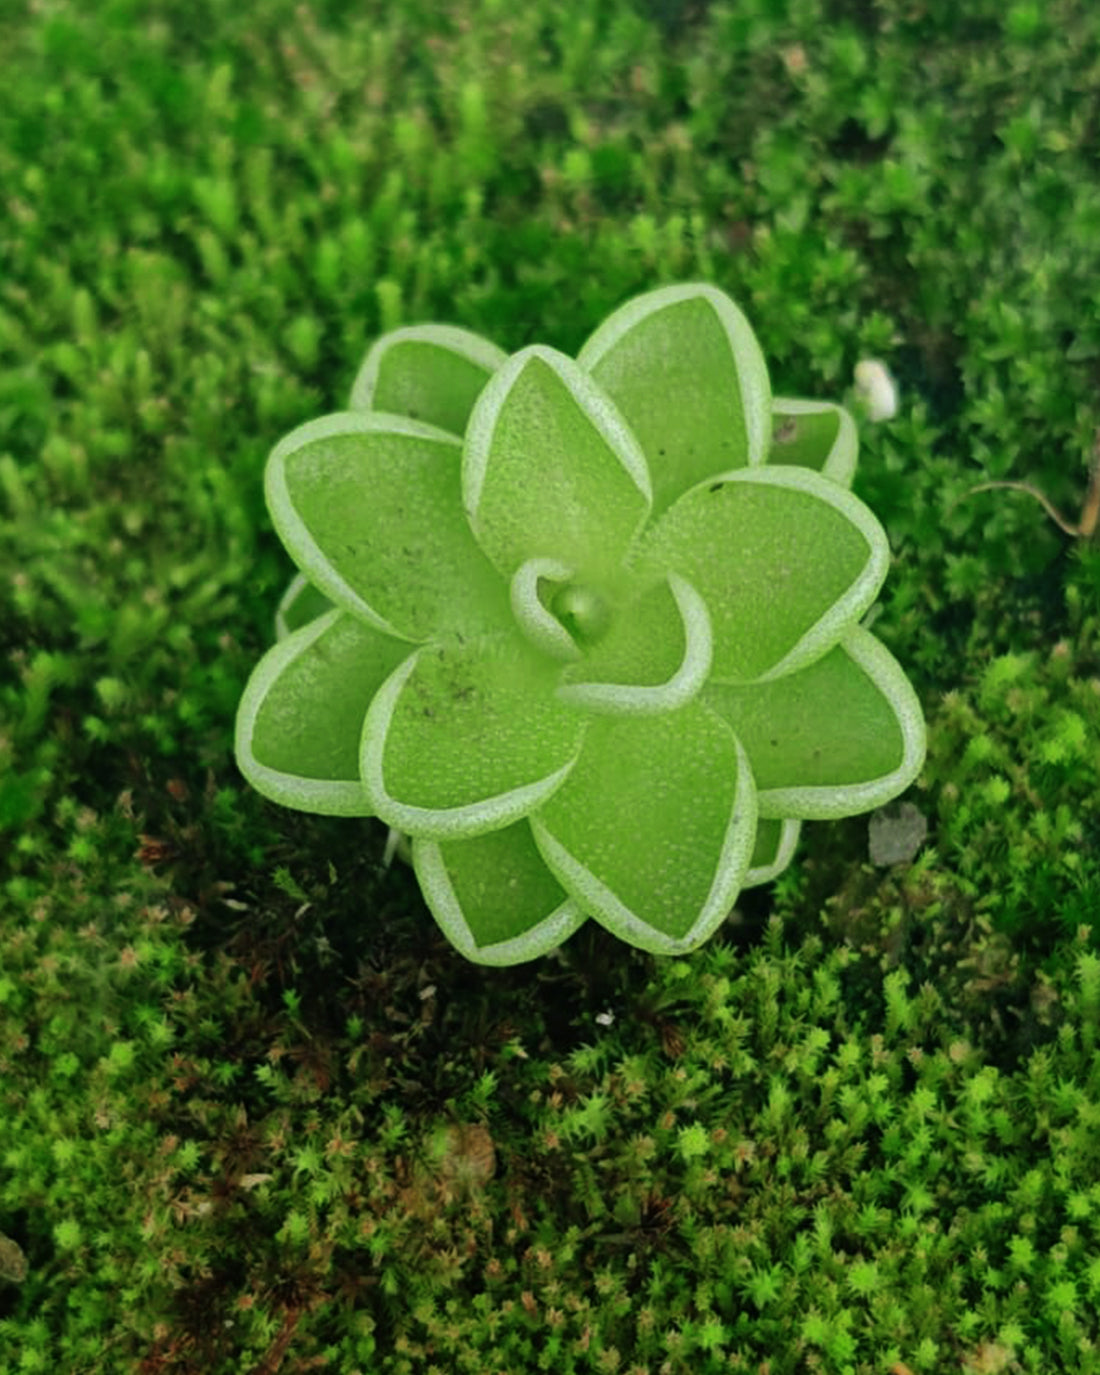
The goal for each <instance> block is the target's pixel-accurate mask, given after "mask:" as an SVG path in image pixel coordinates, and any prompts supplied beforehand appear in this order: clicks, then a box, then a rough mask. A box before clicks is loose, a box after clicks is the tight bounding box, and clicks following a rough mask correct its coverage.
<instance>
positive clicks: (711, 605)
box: [636, 467, 889, 682]
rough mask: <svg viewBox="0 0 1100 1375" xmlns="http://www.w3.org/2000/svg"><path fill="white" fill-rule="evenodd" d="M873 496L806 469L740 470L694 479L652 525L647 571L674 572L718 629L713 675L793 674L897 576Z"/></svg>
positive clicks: (640, 559)
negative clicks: (869, 502)
mask: <svg viewBox="0 0 1100 1375" xmlns="http://www.w3.org/2000/svg"><path fill="white" fill-rule="evenodd" d="M888 559H889V548H888V546H887V543H886V535H885V533H884V532H883V529H882V527H881V526H880V525H879V523H878V521H877V520H876V519H875V517H874V515H873V514H872V512H871V511H870V510H869V508H868V507H866V506H865V505H864V504H863V502H861V501H859V500H858V498H856V497H854V496H853V495H852V494H851V493H850V492H848V491H847V490H845V489H844V488H843V487H841V486H839V485H838V484H837V483H835V482H831V481H829V479H827V478H824V477H822V476H821V475H820V474H818V473H813V472H810V471H808V470H806V469H803V468H770V467H769V468H756V469H741V470H740V471H738V472H734V473H730V474H727V475H726V476H725V477H723V478H716V479H715V480H714V481H713V482H705V483H703V484H701V485H700V486H698V487H695V488H693V489H692V491H690V492H688V493H687V494H686V495H684V496H682V497H681V498H680V500H679V501H678V502H677V503H676V504H675V506H673V507H672V509H671V510H670V511H668V512H667V513H666V514H665V515H664V516H663V517H662V519H661V520H660V521H658V522H657V524H656V525H655V526H654V527H653V528H652V529H651V530H650V531H648V532H647V534H646V536H645V538H644V540H643V541H642V544H641V547H640V550H639V553H638V556H637V560H636V562H637V564H638V566H639V571H649V570H650V569H651V568H652V569H658V568H659V569H664V570H668V571H675V572H677V573H679V574H681V576H683V577H684V578H686V579H687V580H688V582H690V583H691V584H692V586H693V587H695V588H696V590H697V591H698V592H699V593H700V595H701V596H702V598H703V600H704V602H705V603H706V606H707V610H708V611H709V612H710V618H711V625H712V627H713V632H714V663H713V666H712V669H711V676H712V679H714V680H718V681H729V682H746V681H751V680H753V679H755V678H759V677H762V676H764V675H767V676H769V677H770V676H772V675H776V674H781V673H786V672H790V671H792V670H793V669H794V668H797V667H798V666H800V665H801V664H805V663H808V662H811V661H812V660H813V659H814V658H816V657H817V656H818V655H820V654H822V653H824V652H825V651H826V650H827V649H828V648H829V647H830V645H832V644H834V643H835V642H836V640H837V639H838V638H839V636H840V635H841V634H842V633H843V631H844V630H845V628H846V627H847V626H848V625H850V624H852V623H854V622H855V621H856V620H857V619H858V618H859V617H860V616H861V615H862V614H863V613H864V612H865V611H866V610H867V608H868V607H869V606H870V605H871V603H872V601H873V600H874V598H875V594H876V592H877V591H878V589H879V588H880V587H881V585H882V581H883V579H884V578H885V576H886V568H887V562H888Z"/></svg>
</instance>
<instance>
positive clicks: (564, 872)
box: [531, 702, 757, 955]
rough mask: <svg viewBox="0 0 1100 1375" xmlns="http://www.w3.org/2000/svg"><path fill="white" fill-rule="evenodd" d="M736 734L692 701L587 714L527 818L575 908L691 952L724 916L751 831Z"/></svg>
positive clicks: (637, 939) (663, 951) (746, 777)
mask: <svg viewBox="0 0 1100 1375" xmlns="http://www.w3.org/2000/svg"><path fill="white" fill-rule="evenodd" d="M756 820H757V811H756V791H755V788H754V786H753V779H752V771H751V768H750V766H749V762H748V759H747V758H746V756H745V752H744V751H743V750H742V748H741V746H740V744H739V742H738V740H737V737H736V736H735V735H734V733H733V732H732V731H731V730H730V729H729V728H728V726H726V724H725V723H724V722H723V721H722V720H721V719H720V718H719V717H718V716H717V715H716V714H715V713H714V712H712V711H710V710H709V709H708V708H706V707H705V706H701V705H700V704H699V703H698V702H691V703H689V704H688V705H687V706H686V707H683V708H682V709H681V710H680V711H676V712H668V713H665V714H663V715H657V716H621V717H597V718H594V719H593V721H592V723H591V725H590V726H589V730H588V734H587V736H586V737H585V743H584V748H583V749H582V751H581V757H580V759H579V760H578V762H577V764H576V767H575V768H574V770H573V772H572V773H571V774H570V775H569V777H568V778H567V779H566V780H565V782H564V783H563V784H562V786H561V788H560V789H559V790H558V791H557V792H555V793H554V794H553V795H552V796H551V797H550V799H549V801H547V802H545V803H543V805H542V806H541V807H539V809H538V810H537V811H536V812H534V813H533V814H532V816H531V830H532V832H533V833H534V836H535V841H536V843H537V844H538V847H539V850H540V851H541V852H542V856H543V858H544V859H545V861H546V864H547V866H548V868H549V869H550V870H551V871H552V872H553V874H554V875H555V877H556V878H557V879H558V881H559V882H560V883H561V885H562V887H563V888H564V889H565V890H566V892H567V893H569V894H570V896H571V897H572V898H573V899H574V900H575V901H576V903H577V904H578V906H579V907H581V908H582V909H583V910H584V911H586V912H588V913H589V915H590V916H592V917H593V918H594V919H595V920H596V921H599V922H600V923H601V924H602V925H604V926H606V927H607V929H608V930H609V931H612V932H614V934H615V935H617V936H618V937H619V938H620V939H622V940H624V941H627V942H628V943H629V944H631V945H635V946H638V947H639V948H641V949H643V950H648V951H650V952H652V953H653V954H657V955H671V954H680V953H683V952H684V951H687V950H694V949H695V948H696V947H697V946H699V945H701V944H702V942H703V941H705V940H706V939H707V937H708V936H710V935H711V934H712V932H713V931H714V930H715V929H716V928H717V927H718V926H719V925H720V924H721V923H722V921H723V920H724V919H725V918H726V916H727V915H728V914H729V911H730V909H731V907H732V905H733V902H734V900H735V899H736V897H737V893H738V890H739V888H740V886H741V883H742V881H743V879H744V877H745V873H746V872H747V870H748V867H749V861H750V857H751V855H752V851H753V844H754V841H755V836H756Z"/></svg>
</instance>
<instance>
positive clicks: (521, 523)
mask: <svg viewBox="0 0 1100 1375" xmlns="http://www.w3.org/2000/svg"><path fill="white" fill-rule="evenodd" d="M462 498H463V503H464V505H465V509H466V514H467V516H468V517H469V520H470V525H471V527H472V529H473V532H474V535H475V537H476V538H477V541H478V543H479V544H480V545H481V547H482V549H484V550H485V553H486V554H487V555H488V556H489V558H490V559H491V560H492V562H493V564H494V565H495V566H496V567H497V568H498V569H499V570H500V572H501V573H502V574H503V575H504V576H505V577H506V578H509V579H510V578H511V577H512V575H513V574H514V573H515V571H516V569H517V568H519V567H520V566H521V565H522V564H523V563H526V562H527V560H529V559H534V558H548V559H556V560H558V561H559V562H562V563H566V564H568V565H570V566H571V567H573V568H575V569H576V570H577V573H578V576H579V577H581V578H583V579H586V580H590V579H593V578H595V579H597V580H598V579H599V578H600V577H601V576H603V577H607V576H610V575H611V574H612V573H613V572H614V571H615V570H616V569H617V568H618V566H619V564H620V562H621V560H622V556H623V554H624V552H625V551H626V549H627V547H628V546H629V544H630V543H631V541H632V540H633V539H634V537H635V535H636V534H637V533H638V531H639V530H640V529H641V528H642V526H643V525H644V524H645V520H646V517H647V515H648V514H649V506H650V488H649V474H648V472H647V471H646V464H645V458H644V457H643V456H642V452H641V450H640V449H639V448H638V444H637V441H636V440H635V438H634V436H633V435H632V434H631V433H630V431H629V429H627V427H626V425H625V424H624V422H623V419H622V417H621V416H620V415H619V413H618V411H616V409H615V407H614V406H613V405H612V404H611V402H610V401H609V400H608V399H607V397H606V396H605V395H604V394H603V392H602V391H600V389H599V387H597V386H596V385H595V383H594V382H593V381H592V379H591V378H590V377H589V376H588V374H587V373H585V372H582V371H581V369H580V368H578V367H577V365H576V363H574V361H573V360H572V359H571V358H567V357H566V356H565V354H563V353H558V352H557V351H556V350H554V349H549V348H543V347H542V346H541V345H533V346H532V347H531V348H527V349H522V350H521V351H520V352H519V353H515V354H513V355H512V357H511V358H509V360H508V362H507V363H505V365H504V366H503V367H502V368H501V369H500V370H499V371H498V372H496V373H495V374H494V375H493V377H492V379H491V381H490V382H489V383H488V385H487V386H486V388H485V390H484V391H483V392H482V393H481V395H480V396H479V397H478V399H477V402H476V404H475V406H474V409H473V414H472V415H471V416H470V423H469V425H468V427H467V430H466V444H465V447H464V450H463V455H462Z"/></svg>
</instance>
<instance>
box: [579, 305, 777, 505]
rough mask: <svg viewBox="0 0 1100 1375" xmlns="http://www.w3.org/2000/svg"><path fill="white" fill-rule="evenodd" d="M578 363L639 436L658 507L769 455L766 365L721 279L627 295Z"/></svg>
mask: <svg viewBox="0 0 1100 1375" xmlns="http://www.w3.org/2000/svg"><path fill="white" fill-rule="evenodd" d="M577 362H578V363H579V364H580V365H581V367H582V368H584V369H585V370H586V371H588V372H589V373H591V375H592V377H593V378H594V379H595V380H596V381H597V382H598V383H599V385H600V386H601V387H602V388H603V390H604V391H605V392H606V393H607V394H608V396H610V397H611V399H612V401H614V402H615V405H616V406H617V407H618V408H619V410H620V411H621V412H622V414H623V416H624V417H625V418H626V421H627V424H628V425H629V426H630V428H631V430H633V432H634V434H635V435H636V436H637V439H638V442H639V443H640V444H641V446H642V451H643V452H644V453H645V456H646V461H647V463H648V464H649V469H650V475H651V478H652V482H653V510H654V513H655V514H659V513H660V512H662V511H664V510H665V509H666V508H667V507H668V506H670V505H671V504H672V502H673V501H675V500H676V498H677V497H679V496H680V495H681V494H682V493H684V492H686V491H687V490H688V489H689V488H690V487H692V486H694V485H695V483H696V482H700V481H701V480H702V479H703V478H706V477H709V476H710V475H711V474H712V473H724V472H728V471H729V470H730V469H733V468H740V467H743V466H746V465H748V466H752V465H755V464H758V463H763V462H764V460H765V458H766V456H767V449H768V431H769V429H770V387H769V384H768V370H767V366H766V365H765V363H764V356H763V354H762V353H761V352H760V346H759V344H757V342H756V338H755V336H754V335H753V332H752V329H751V328H750V327H749V323H748V321H747V320H746V319H745V317H744V315H742V313H741V311H740V310H738V308H737V307H736V306H735V305H734V303H733V302H732V301H731V300H730V299H729V297H728V296H726V295H725V294H724V293H723V292H721V291H718V290H716V288H714V287H711V286H703V285H698V284H693V283H689V284H687V285H683V286H670V287H662V288H661V289H660V290H658V291H651V292H649V293H647V294H646V295H644V296H639V297H636V298H635V299H634V300H633V301H628V302H627V303H626V305H624V306H620V307H619V309H618V310H616V311H615V312H614V314H613V315H611V316H609V317H608V318H607V319H606V320H605V321H604V322H603V324H602V325H601V326H600V327H599V329H597V330H596V332H595V333H594V334H593V335H592V336H591V338H590V339H589V340H588V342H587V343H586V344H585V345H584V347H583V348H582V349H581V351H580V353H579V354H578V356H577Z"/></svg>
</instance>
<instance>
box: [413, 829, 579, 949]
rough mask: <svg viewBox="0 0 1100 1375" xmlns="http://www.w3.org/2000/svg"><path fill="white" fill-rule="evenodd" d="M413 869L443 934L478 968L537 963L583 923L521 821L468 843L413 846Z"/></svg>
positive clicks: (425, 842) (416, 843)
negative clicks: (481, 966) (484, 965)
mask: <svg viewBox="0 0 1100 1375" xmlns="http://www.w3.org/2000/svg"><path fill="white" fill-rule="evenodd" d="M413 866H414V868H415V870H416V876H417V878H418V879H419V880H420V887H421V891H422V892H423V894H424V899H425V901H426V902H427V904H428V906H429V908H430V909H431V912H432V915H433V916H434V917H435V919H436V921H437V922H438V923H439V926H440V928H441V930H442V931H443V933H444V934H445V935H446V936H447V938H448V940H449V941H450V942H451V944H452V945H454V946H455V947H456V949H458V950H459V951H460V952H461V953H462V954H463V955H465V956H466V958H467V959H468V960H472V961H474V962H475V963H476V964H489V965H511V964H521V963H522V962H523V961H525V960H533V959H536V958H537V957H538V956H539V955H545V954H546V953H547V952H548V951H550V950H554V949H556V948H557V947H558V946H559V945H561V944H562V943H563V942H564V941H567V940H568V939H569V937H570V936H571V935H573V933H574V932H575V931H576V930H577V929H578V927H580V926H582V925H583V924H584V921H585V916H584V914H583V913H582V912H581V911H580V909H579V908H578V907H577V904H576V903H575V902H573V901H572V899H571V898H569V897H568V895H567V894H566V893H565V891H564V889H563V888H562V886H561V884H560V883H558V881H557V879H555V878H554V876H553V874H551V873H550V871H549V869H547V867H546V865H545V864H544V863H543V860H542V856H541V855H540V854H539V852H538V849H537V848H536V846H535V842H534V839H533V838H532V835H531V828H530V827H529V826H528V824H527V822H526V821H520V822H517V823H516V824H515V825H513V826H506V827H504V828H503V829H502V830H499V831H491V832H489V833H488V834H486V835H483V836H477V837H475V838H474V839H472V840H454V841H445V842H442V843H440V842H437V841H434V840H416V841H414V842H413Z"/></svg>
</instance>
